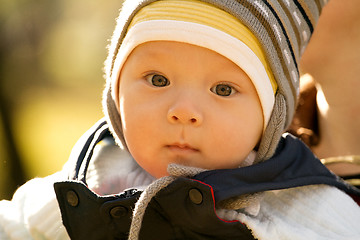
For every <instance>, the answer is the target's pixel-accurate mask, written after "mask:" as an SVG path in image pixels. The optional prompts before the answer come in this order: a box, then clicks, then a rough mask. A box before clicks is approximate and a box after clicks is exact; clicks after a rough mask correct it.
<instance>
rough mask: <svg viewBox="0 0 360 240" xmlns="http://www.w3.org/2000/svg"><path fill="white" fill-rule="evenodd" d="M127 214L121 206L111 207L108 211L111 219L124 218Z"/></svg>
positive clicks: (125, 209)
mask: <svg viewBox="0 0 360 240" xmlns="http://www.w3.org/2000/svg"><path fill="white" fill-rule="evenodd" d="M127 213H128V210H127V208H126V207H123V206H116V207H113V208H112V209H111V210H110V215H111V216H112V217H113V218H121V217H124V216H126V214H127Z"/></svg>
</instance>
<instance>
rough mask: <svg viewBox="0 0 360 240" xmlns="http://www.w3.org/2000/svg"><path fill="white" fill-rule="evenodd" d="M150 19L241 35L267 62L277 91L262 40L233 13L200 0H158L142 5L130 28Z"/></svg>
mask: <svg viewBox="0 0 360 240" xmlns="http://www.w3.org/2000/svg"><path fill="white" fill-rule="evenodd" d="M151 20H175V21H184V22H192V23H197V24H202V25H206V26H209V27H212V28H215V29H218V30H220V31H222V32H225V33H227V34H229V35H231V36H232V37H235V38H237V39H239V40H240V41H242V42H243V43H244V44H246V45H247V46H248V47H249V48H250V49H251V50H252V51H253V52H254V53H255V55H256V56H257V57H258V58H259V60H260V61H261V63H262V64H263V65H264V68H265V70H266V73H267V75H268V77H269V79H270V82H271V86H272V88H273V91H274V93H275V92H276V90H277V83H276V81H275V78H274V76H273V74H272V71H271V69H270V66H269V64H268V62H267V61H266V57H265V54H264V53H263V51H262V49H261V44H260V43H259V41H258V40H257V38H256V37H255V36H254V34H253V33H252V32H251V31H250V30H249V29H248V28H247V27H246V26H244V25H243V24H242V23H241V22H240V21H239V20H238V19H237V18H235V17H234V16H232V15H231V14H229V13H227V12H225V11H223V10H221V9H219V8H216V7H214V6H212V5H211V4H208V3H204V2H200V1H197V0H166V1H157V2H154V3H151V4H149V5H148V6H146V7H144V8H142V9H141V10H140V11H139V12H138V13H137V14H136V16H135V17H134V18H133V20H132V22H131V24H130V26H129V29H130V28H131V27H132V26H134V25H136V24H137V23H141V22H146V21H151Z"/></svg>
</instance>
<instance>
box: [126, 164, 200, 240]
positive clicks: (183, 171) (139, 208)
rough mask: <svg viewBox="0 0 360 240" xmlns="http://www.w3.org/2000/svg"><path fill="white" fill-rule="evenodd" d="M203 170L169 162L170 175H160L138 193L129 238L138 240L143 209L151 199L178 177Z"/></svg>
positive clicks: (191, 174) (190, 175)
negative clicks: (138, 196)
mask: <svg viewBox="0 0 360 240" xmlns="http://www.w3.org/2000/svg"><path fill="white" fill-rule="evenodd" d="M203 171H205V170H204V169H200V168H194V167H186V166H181V165H177V164H170V165H169V166H168V172H169V174H170V176H166V177H162V178H159V179H157V180H156V181H154V182H153V183H151V184H150V185H149V186H148V187H147V188H146V189H145V190H144V191H143V192H142V193H141V195H140V198H139V200H138V201H137V202H136V204H135V208H134V211H133V217H132V221H131V226H130V232H129V238H128V239H129V240H138V239H139V234H140V229H141V224H142V221H143V218H144V214H145V210H146V208H147V206H148V204H149V203H150V201H151V199H152V198H153V197H154V196H155V195H156V194H157V193H158V192H159V191H160V190H161V189H163V188H165V187H166V186H168V185H169V184H170V183H172V182H173V181H174V180H175V179H176V178H178V177H193V176H195V175H196V174H198V173H200V172H203Z"/></svg>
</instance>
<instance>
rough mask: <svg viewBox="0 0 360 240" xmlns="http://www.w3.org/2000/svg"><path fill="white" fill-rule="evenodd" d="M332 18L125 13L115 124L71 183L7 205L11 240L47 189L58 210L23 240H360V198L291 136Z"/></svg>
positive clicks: (133, 0)
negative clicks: (304, 65) (318, 42)
mask: <svg viewBox="0 0 360 240" xmlns="http://www.w3.org/2000/svg"><path fill="white" fill-rule="evenodd" d="M324 4H325V3H324V2H323V1H295V0H292V1H245V0H244V1H233V0H227V1H220V0H213V1H199V0H181V1H180V0H163V1H146V0H145V1H144V0H128V1H126V2H125V3H124V6H123V8H122V11H121V13H120V17H119V19H118V23H117V27H116V30H115V32H114V35H113V38H112V44H111V47H110V49H109V57H108V60H107V62H106V78H107V85H106V89H105V91H104V112H105V118H104V119H102V120H101V121H99V122H98V123H97V124H96V125H95V126H94V127H93V128H92V129H90V130H89V131H88V132H87V133H86V134H85V135H84V136H83V137H82V138H81V139H80V140H79V142H78V143H77V145H76V146H75V148H74V150H73V152H72V154H71V156H70V160H69V162H68V163H67V164H66V166H65V167H64V169H63V171H62V172H60V173H58V174H55V175H53V176H50V177H48V178H47V179H46V180H37V181H35V180H32V181H30V182H29V183H27V184H26V185H25V186H23V187H21V188H20V190H18V192H17V195H15V196H16V197H14V200H12V202H6V203H5V202H2V205H0V236H2V235H1V229H4V230H3V232H4V235H5V233H6V234H7V235H8V236H11V234H12V233H13V232H11V231H10V230H7V229H9V228H7V226H8V225H6V224H7V223H9V222H10V220H9V219H7V218H6V217H3V216H2V215H1V214H2V212H1V211H5V210H3V209H5V207H2V206H5V205H6V206H8V207H9V206H10V208H11V209H12V211H15V210H14V209H15V207H14V205H15V204H20V203H19V202H20V201H17V200H16V199H33V200H32V201H34V199H37V198H39V195H38V196H36V191H39V190H34V189H35V187H37V188H39V187H41V186H42V185H44V186H49V185H50V184H51V185H52V183H55V185H54V186H55V192H56V197H55V194H54V190H49V188H46V189H45V188H44V189H43V191H49V194H48V195H46V201H45V200H42V201H41V204H40V206H39V207H38V208H35V209H36V210H33V211H31V213H32V214H28V215H27V214H25V216H30V217H29V219H30V220H31V221H29V220H26V221H28V222H29V223H26V224H25V222H26V221H23V225H24V227H23V228H22V230H23V232H24V234H29V236H31V237H34V236H41V237H43V238H45V239H59V238H60V239H61V238H67V237H68V236H69V237H70V238H71V239H128V238H129V239H234V238H236V239H305V238H308V239H319V238H320V239H321V238H324V239H329V238H333V239H341V238H344V237H348V238H352V239H356V238H357V237H360V229H359V227H358V226H357V223H358V222H359V221H360V209H359V207H358V206H357V205H356V203H355V202H354V201H353V200H352V199H351V197H349V195H348V194H354V195H360V193H359V192H358V190H357V189H355V188H352V187H351V186H349V185H347V184H346V183H344V182H342V181H341V180H339V179H338V178H337V177H336V176H334V175H333V174H332V173H330V172H329V171H328V170H327V169H326V168H325V167H324V166H323V165H322V164H321V163H320V161H319V160H318V159H317V158H316V157H315V156H314V155H313V154H312V153H311V152H310V150H308V148H307V147H305V145H304V144H303V143H302V142H301V141H299V140H297V139H295V138H294V137H292V136H290V135H284V136H282V134H283V133H284V131H285V129H286V128H287V127H288V125H289V124H290V122H291V119H292V115H293V112H294V109H295V106H296V100H297V95H298V90H299V86H298V85H299V82H298V80H299V71H298V68H297V63H298V61H299V58H300V56H301V53H302V52H303V51H304V48H305V46H306V44H307V43H308V41H309V39H310V36H311V33H312V31H313V28H314V26H315V24H316V21H317V19H318V17H319V14H320V12H321V9H322V7H323V5H324ZM114 142H116V143H117V145H115V143H114ZM119 146H120V148H119ZM45 182H46V183H45ZM273 190H277V191H273ZM343 191H345V192H346V193H345V192H343ZM31 194H32V195H31ZM34 195H35V196H34ZM56 199H57V201H56ZM57 204H58V205H57ZM59 208H60V211H61V216H62V223H61V221H60V211H59ZM16 209H19V208H18V207H17V208H16ZM24 209H25V208H24ZM50 210H52V211H50ZM9 211H10V210H7V212H9ZM21 211H25V210H21ZM50 212H51V213H52V214H48V215H49V216H47V217H46V218H45V217H44V216H46V213H50ZM21 215H24V214H21ZM50 216H51V217H50ZM41 217H43V218H41ZM40 218H41V219H42V221H41V222H44V221H45V222H46V224H40V223H39V220H38V221H36V220H35V219H40ZM12 222H16V224H17V225H19V228H21V226H22V222H21V220H16V221H12ZM62 224H63V225H62ZM44 225H46V226H47V227H44ZM64 227H65V228H66V232H65V228H64ZM24 229H25V230H24ZM49 229H50V230H49ZM24 236H25V235H24Z"/></svg>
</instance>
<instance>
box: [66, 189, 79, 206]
mask: <svg viewBox="0 0 360 240" xmlns="http://www.w3.org/2000/svg"><path fill="white" fill-rule="evenodd" d="M66 200H67V202H68V204H69V205H70V206H72V207H76V206H77V205H79V197H78V195H77V194H76V192H75V191H74V190H69V191H68V192H67V193H66Z"/></svg>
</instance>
